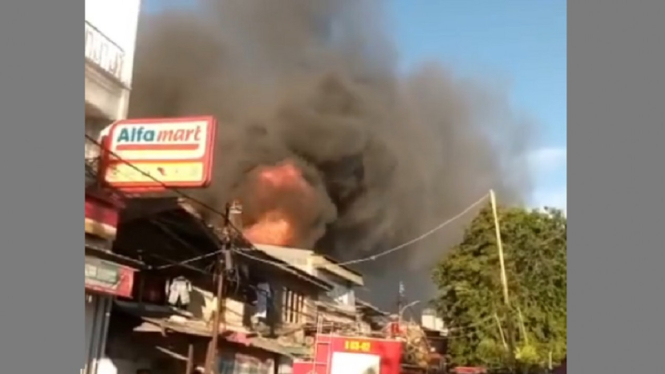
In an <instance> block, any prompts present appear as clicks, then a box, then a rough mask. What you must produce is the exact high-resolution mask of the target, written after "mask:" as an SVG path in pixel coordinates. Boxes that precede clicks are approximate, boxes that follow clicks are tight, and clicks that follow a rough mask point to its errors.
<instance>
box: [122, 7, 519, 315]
mask: <svg viewBox="0 0 665 374" xmlns="http://www.w3.org/2000/svg"><path fill="white" fill-rule="evenodd" d="M165 9H166V10H162V11H160V12H147V11H146V12H144V14H143V15H142V16H141V19H140V23H139V33H138V40H137V48H136V58H135V67H134V82H133V87H134V89H133V92H132V96H131V103H130V116H132V117H163V116H188V115H208V114H212V115H215V116H216V117H217V119H218V121H219V130H218V146H217V150H216V160H215V163H216V166H215V171H214V181H213V183H212V185H211V186H210V187H209V188H207V189H206V190H202V191H195V192H193V194H196V196H197V197H198V198H201V199H205V200H206V202H207V203H209V204H211V205H214V206H217V207H219V208H220V210H221V209H222V207H223V206H224V204H225V203H226V202H227V201H228V200H229V199H231V198H233V197H241V198H243V200H244V201H247V202H249V203H248V204H247V205H248V208H247V212H246V213H247V214H248V215H252V214H259V213H260V211H261V207H260V206H256V205H257V204H256V203H254V204H253V205H252V199H251V196H252V191H253V188H252V177H251V176H252V171H253V170H255V169H256V168H257V167H260V166H262V165H271V164H275V163H278V162H281V161H283V160H291V161H292V162H295V163H296V164H297V165H298V166H299V167H300V168H301V170H302V171H303V173H304V176H305V178H306V180H307V181H308V182H309V184H311V186H312V187H313V189H314V190H315V191H316V194H315V196H316V198H315V199H313V200H312V201H311V202H310V203H309V204H307V205H306V206H303V205H302V204H291V205H292V206H288V205H289V204H290V202H289V199H284V201H283V202H282V204H285V205H286V206H285V207H284V208H286V209H293V210H295V211H296V212H297V216H298V217H299V222H298V224H299V226H302V228H304V229H305V230H304V231H303V235H302V238H300V239H301V242H300V243H299V245H300V246H302V247H315V248H316V249H317V250H318V251H321V252H325V253H328V254H331V255H333V256H335V257H338V258H339V259H341V260H348V259H354V258H358V257H361V256H367V255H370V254H374V253H378V252H381V251H383V250H386V249H388V248H390V247H392V246H394V245H397V244H400V243H402V242H404V241H407V240H409V239H411V238H413V237H415V236H418V235H419V234H421V233H423V232H425V231H427V230H429V229H430V228H432V227H434V226H436V225H437V224H439V223H441V222H443V221H444V220H446V219H448V218H450V217H451V216H454V215H455V214H457V213H458V212H460V211H461V210H463V209H464V208H465V207H467V206H468V205H469V204H471V203H473V202H474V201H475V200H477V199H478V198H479V197H480V196H482V195H483V194H485V193H486V192H487V191H488V189H489V188H494V189H495V190H497V191H498V193H499V196H500V198H501V199H502V201H504V202H519V201H520V199H521V197H522V196H524V194H526V193H528V192H529V188H530V183H529V182H530V178H529V175H528V174H527V173H526V172H525V170H526V168H525V164H524V159H523V154H524V152H523V151H524V150H525V146H526V145H527V142H528V140H529V139H530V133H531V129H532V128H531V126H529V125H528V123H525V122H524V121H521V120H520V118H518V116H516V115H515V113H514V112H513V111H512V109H511V107H510V105H509V104H508V100H507V98H506V97H505V95H504V94H503V93H502V92H499V91H496V90H491V89H489V88H488V87H484V85H483V84H482V83H481V82H473V81H463V80H459V79H456V78H455V76H454V75H453V74H452V73H451V72H450V71H449V70H448V69H446V68H445V67H444V66H442V65H440V64H435V63H433V64H429V65H424V66H422V67H420V68H418V69H415V70H413V71H411V72H408V73H400V72H399V71H398V68H397V62H398V59H397V53H396V50H395V46H394V44H393V40H392V39H391V35H390V22H389V18H388V17H387V16H386V13H385V6H384V4H383V2H381V1H371V0H363V1H358V0H279V1H268V0H226V1H224V0H199V1H198V2H196V3H195V4H193V5H191V6H189V7H181V8H178V9H173V8H168V7H165ZM259 205H260V204H259ZM473 213H475V212H473ZM209 218H210V219H216V218H217V217H214V216H209ZM471 218H472V214H469V215H467V216H466V217H465V219H462V220H460V221H457V222H456V223H455V224H454V225H452V226H451V227H448V228H445V229H443V230H441V231H440V232H438V233H437V234H435V235H432V236H431V237H429V238H428V239H426V240H423V241H422V242H420V243H418V244H415V245H412V246H410V247H408V248H405V249H403V250H401V251H398V252H395V253H393V254H391V255H390V256H386V257H385V258H382V259H380V260H377V261H374V262H369V263H366V264H364V265H362V266H359V269H360V270H362V271H365V272H366V273H367V275H368V283H369V285H370V287H372V291H371V297H370V298H371V300H372V301H374V302H376V303H378V304H379V305H381V306H383V307H388V306H390V305H391V304H392V303H393V302H394V301H395V297H396V294H397V282H398V281H399V280H403V281H404V282H405V285H406V294H407V296H408V297H409V298H410V299H423V298H427V297H430V296H431V295H432V294H431V292H432V286H431V284H430V281H429V269H430V268H431V266H432V265H433V264H434V262H435V261H436V260H437V259H439V258H440V257H441V256H442V254H443V253H445V251H446V249H447V248H448V247H449V246H450V245H451V244H453V243H454V241H455V240H457V239H458V238H459V234H460V228H461V227H462V225H463V224H464V223H466V222H469V220H470V219H471Z"/></svg>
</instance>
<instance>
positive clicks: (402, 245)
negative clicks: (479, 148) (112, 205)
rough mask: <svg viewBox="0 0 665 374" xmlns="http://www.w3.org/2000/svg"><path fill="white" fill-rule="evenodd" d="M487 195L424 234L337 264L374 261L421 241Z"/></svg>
mask: <svg viewBox="0 0 665 374" xmlns="http://www.w3.org/2000/svg"><path fill="white" fill-rule="evenodd" d="M488 196H489V195H488V194H485V195H484V196H482V197H481V198H480V199H478V200H477V201H476V202H475V203H473V204H471V205H469V206H468V207H467V208H466V209H464V210H463V211H461V212H460V213H458V214H457V215H455V216H454V217H452V218H450V219H448V220H447V221H445V222H443V223H441V224H440V225H438V226H436V227H434V228H433V229H431V230H429V231H427V232H426V233H424V234H422V235H420V236H418V237H415V238H413V239H411V240H409V241H407V242H405V243H402V244H400V245H398V246H396V247H393V248H390V249H387V250H385V251H383V252H381V253H378V254H375V255H371V256H367V257H364V258H359V259H356V260H350V261H346V262H341V263H338V264H337V265H353V264H358V263H361V262H366V261H374V260H376V259H377V258H379V257H383V256H386V255H389V254H391V253H393V252H396V251H399V250H400V249H402V248H405V247H408V246H410V245H411V244H414V243H416V242H419V241H421V240H423V239H425V238H427V237H428V236H430V235H432V234H434V233H435V232H437V231H439V230H441V229H442V228H444V227H446V226H448V225H449V224H450V223H452V222H454V221H456V220H457V219H458V218H460V217H462V216H463V215H465V214H466V213H468V212H469V211H470V210H471V209H473V208H474V207H476V206H477V205H478V204H480V203H482V202H483V201H484V200H485V199H486V198H487V197H488Z"/></svg>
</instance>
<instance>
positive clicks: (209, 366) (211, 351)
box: [204, 206, 232, 374]
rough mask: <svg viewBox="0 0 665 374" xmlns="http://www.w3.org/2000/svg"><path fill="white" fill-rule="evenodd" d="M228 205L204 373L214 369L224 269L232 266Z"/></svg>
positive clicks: (207, 373) (218, 261)
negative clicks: (215, 303)
mask: <svg viewBox="0 0 665 374" xmlns="http://www.w3.org/2000/svg"><path fill="white" fill-rule="evenodd" d="M229 226H230V225H229V207H228V206H227V207H226V212H225V215H224V229H223V230H222V232H223V235H222V236H223V237H222V238H221V239H222V243H221V244H222V245H221V247H222V248H221V253H220V256H219V258H218V260H217V266H216V269H217V272H216V277H217V290H216V293H215V296H216V297H217V308H216V310H215V314H214V315H213V322H212V332H211V336H210V345H209V346H208V351H207V352H206V359H205V364H204V371H205V373H206V374H213V373H214V372H215V370H214V369H213V362H215V357H217V345H218V341H219V324H220V322H221V315H222V313H223V312H224V298H223V297H222V296H223V291H224V275H225V273H226V271H225V270H227V269H229V268H231V267H232V264H231V253H230V251H229V247H230V242H231V235H230V227H229Z"/></svg>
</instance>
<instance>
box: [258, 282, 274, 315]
mask: <svg viewBox="0 0 665 374" xmlns="http://www.w3.org/2000/svg"><path fill="white" fill-rule="evenodd" d="M256 288H257V290H256V313H254V318H263V319H265V318H267V317H268V303H269V302H270V300H271V299H272V291H271V290H270V285H269V284H268V283H259V284H258V285H257V287H256Z"/></svg>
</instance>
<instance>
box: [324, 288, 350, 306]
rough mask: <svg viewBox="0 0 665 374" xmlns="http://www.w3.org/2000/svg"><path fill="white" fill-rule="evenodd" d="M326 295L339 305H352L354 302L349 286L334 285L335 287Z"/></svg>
mask: <svg viewBox="0 0 665 374" xmlns="http://www.w3.org/2000/svg"><path fill="white" fill-rule="evenodd" d="M328 296H329V297H330V298H331V299H333V300H335V302H336V303H338V304H341V305H345V306H350V307H353V306H355V303H356V300H355V294H354V292H353V289H351V288H349V287H344V286H341V285H335V288H333V289H332V290H331V291H330V292H328Z"/></svg>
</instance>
